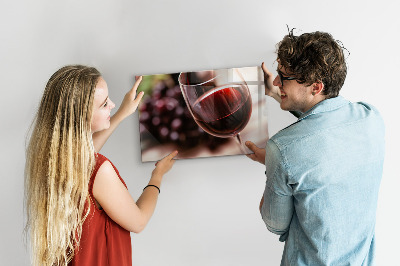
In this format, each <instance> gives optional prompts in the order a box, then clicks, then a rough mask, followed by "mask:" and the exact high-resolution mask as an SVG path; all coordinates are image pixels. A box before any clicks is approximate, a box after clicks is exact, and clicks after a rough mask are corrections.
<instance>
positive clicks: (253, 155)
mask: <svg viewBox="0 0 400 266" xmlns="http://www.w3.org/2000/svg"><path fill="white" fill-rule="evenodd" d="M246 156H247V157H249V158H250V159H252V160H253V161H255V160H256V155H255V154H254V153H251V154H246Z"/></svg>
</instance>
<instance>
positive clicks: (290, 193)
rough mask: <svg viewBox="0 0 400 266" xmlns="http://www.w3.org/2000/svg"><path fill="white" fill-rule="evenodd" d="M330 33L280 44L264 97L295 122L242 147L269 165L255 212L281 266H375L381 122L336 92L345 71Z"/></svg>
mask: <svg viewBox="0 0 400 266" xmlns="http://www.w3.org/2000/svg"><path fill="white" fill-rule="evenodd" d="M343 49H345V48H343V46H342V45H341V43H340V42H338V41H336V40H335V39H333V37H332V36H331V35H330V34H329V33H324V32H313V33H304V34H302V35H300V36H295V35H294V34H293V30H292V31H289V34H288V35H286V36H285V37H284V38H283V40H282V41H281V42H280V43H278V45H277V63H278V68H277V73H278V75H277V76H276V77H275V78H274V77H273V76H272V74H271V72H270V71H269V70H268V69H267V68H266V67H265V65H264V63H263V64H262V68H263V71H264V81H265V93H266V95H269V96H271V97H273V98H275V99H276V100H277V101H278V102H279V103H280V107H281V109H283V110H287V111H290V112H292V113H293V114H294V115H296V116H297V117H298V120H297V121H296V122H295V123H293V124H291V125H290V126H288V127H286V128H285V129H283V130H281V131H279V132H278V133H277V134H275V135H274V136H273V137H271V139H270V140H269V141H268V143H267V145H266V148H265V149H261V148H258V147H256V146H255V145H254V144H253V143H252V142H250V141H248V142H246V145H247V146H248V147H249V148H250V149H251V150H252V151H253V152H254V154H251V155H248V157H250V158H251V159H252V160H255V161H258V162H260V163H262V164H265V165H266V172H265V173H266V176H267V181H266V186H265V191H264V195H263V197H262V199H261V202H260V212H261V216H262V219H263V220H264V222H265V224H266V226H267V228H268V230H270V231H271V232H273V233H275V234H278V235H280V238H279V240H280V241H282V242H285V247H284V251H283V255H282V261H281V265H373V264H374V256H375V253H374V251H375V217H376V206H377V200H378V191H379V185H380V180H381V177H382V169H383V158H384V146H385V144H384V123H383V120H382V118H381V116H380V114H379V112H378V111H377V109H376V108H375V107H373V106H372V105H370V104H367V103H364V102H358V103H352V102H350V101H348V100H346V99H345V98H343V97H342V96H340V95H339V91H340V89H341V88H342V86H343V84H344V81H345V78H346V74H347V66H346V62H345V57H344V54H343Z"/></svg>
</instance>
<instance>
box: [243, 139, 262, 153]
mask: <svg viewBox="0 0 400 266" xmlns="http://www.w3.org/2000/svg"><path fill="white" fill-rule="evenodd" d="M245 144H246V146H247V147H248V148H249V149H250V150H251V151H253V152H256V150H258V149H260V148H258V147H257V146H256V144H254V143H253V142H251V141H246V143H245Z"/></svg>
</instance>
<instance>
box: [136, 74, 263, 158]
mask: <svg viewBox="0 0 400 266" xmlns="http://www.w3.org/2000/svg"><path fill="white" fill-rule="evenodd" d="M138 91H144V92H145V94H144V96H143V99H142V101H141V103H140V105H139V107H138V110H139V111H138V113H139V123H140V124H139V129H140V145H141V155H142V162H148V161H158V160H160V159H161V158H163V157H164V156H165V155H167V154H169V153H170V152H172V151H174V150H178V151H179V153H178V156H177V157H176V158H177V159H186V158H199V157H212V156H227V155H239V154H248V153H251V151H250V150H248V149H247V148H246V147H245V145H244V142H245V141H247V140H250V141H253V142H254V143H255V144H256V145H258V146H259V147H264V146H265V144H266V142H267V140H268V121H267V117H266V113H267V112H266V108H267V106H266V96H265V95H264V81H263V73H262V70H261V68H260V67H242V68H229V69H217V70H203V71H192V72H179V73H172V74H158V75H144V76H143V80H142V82H141V84H140V86H139V88H138Z"/></svg>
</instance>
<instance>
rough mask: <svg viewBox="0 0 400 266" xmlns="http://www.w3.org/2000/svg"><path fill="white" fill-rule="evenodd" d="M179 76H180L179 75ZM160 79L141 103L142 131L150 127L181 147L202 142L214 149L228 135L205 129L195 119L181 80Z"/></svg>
mask: <svg viewBox="0 0 400 266" xmlns="http://www.w3.org/2000/svg"><path fill="white" fill-rule="evenodd" d="M176 78H177V77H176ZM171 81H173V79H172V80H170V81H169V82H168V81H164V80H160V81H158V82H157V83H156V85H154V86H153V89H152V94H151V96H149V97H146V98H145V99H143V100H142V103H141V104H140V106H139V112H140V113H139V122H140V132H141V134H143V133H144V132H145V131H148V132H149V133H150V134H151V135H152V136H153V137H154V138H155V139H156V140H157V141H158V142H159V143H175V144H177V145H178V146H179V147H181V148H191V147H195V146H197V145H198V144H200V143H201V144H202V145H204V146H207V147H208V148H209V149H210V150H214V149H216V148H217V147H218V145H220V144H222V143H226V142H227V141H228V139H226V138H217V137H214V136H212V135H210V134H208V133H206V132H204V131H203V130H202V129H201V128H200V127H199V126H198V125H197V124H196V122H195V121H194V119H193V117H192V115H191V114H190V111H189V109H188V108H187V107H186V103H185V100H184V99H183V95H182V93H181V89H180V87H179V85H177V82H171Z"/></svg>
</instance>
